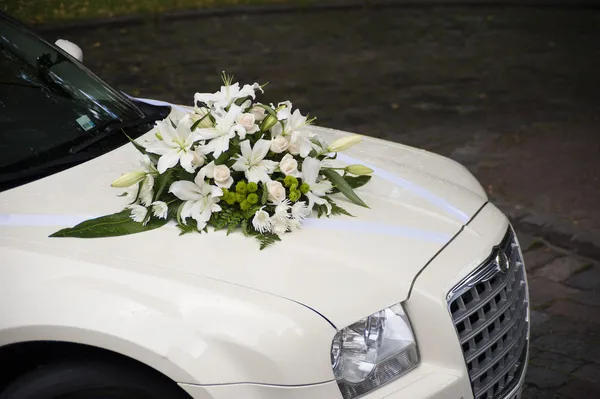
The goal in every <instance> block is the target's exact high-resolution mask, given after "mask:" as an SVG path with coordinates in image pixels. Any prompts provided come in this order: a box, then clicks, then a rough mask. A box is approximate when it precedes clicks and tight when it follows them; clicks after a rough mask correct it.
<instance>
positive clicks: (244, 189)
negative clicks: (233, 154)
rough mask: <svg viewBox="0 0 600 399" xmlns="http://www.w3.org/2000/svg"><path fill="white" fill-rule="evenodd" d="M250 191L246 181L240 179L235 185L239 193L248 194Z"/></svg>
mask: <svg viewBox="0 0 600 399" xmlns="http://www.w3.org/2000/svg"><path fill="white" fill-rule="evenodd" d="M247 191H248V186H247V185H246V182H245V181H243V180H242V181H239V182H238V183H237V184H236V185H235V192H236V193H238V194H246V192H247Z"/></svg>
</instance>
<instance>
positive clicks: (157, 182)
mask: <svg viewBox="0 0 600 399" xmlns="http://www.w3.org/2000/svg"><path fill="white" fill-rule="evenodd" d="M258 91H260V92H263V86H261V85H259V84H257V83H254V84H253V85H244V86H243V87H240V85H239V83H233V78H232V77H228V76H226V75H225V74H223V86H222V87H221V90H220V91H218V92H216V93H196V95H195V96H194V100H195V101H194V102H195V105H194V108H193V110H192V109H190V112H180V111H173V112H171V114H170V115H169V117H168V118H166V119H165V120H162V121H159V122H157V123H156V126H155V128H154V137H155V139H154V140H153V141H152V142H149V143H146V145H144V146H143V145H141V144H139V143H137V142H135V141H133V140H131V141H132V143H133V145H134V146H135V147H136V148H137V150H138V151H139V152H140V153H141V162H140V163H141V168H140V169H139V170H136V171H132V172H128V173H125V174H124V175H122V176H121V177H119V178H118V179H117V180H115V181H114V182H113V183H112V186H113V187H117V188H124V189H125V193H124V194H123V195H124V196H125V197H126V198H127V200H128V202H129V205H128V206H127V207H126V209H125V210H124V211H122V212H119V213H116V214H113V215H107V216H103V217H100V218H96V219H92V220H87V221H84V222H83V223H80V224H79V225H77V226H75V227H73V228H67V229H63V230H60V231H58V232H56V233H54V234H53V235H52V236H53V237H85V238H89V237H108V236H118V235H125V234H132V233H138V232H141V231H146V230H151V229H155V228H157V227H161V226H163V225H164V224H166V223H167V222H168V221H169V220H173V221H175V222H176V223H177V226H178V227H179V229H180V230H181V233H182V234H184V233H190V232H206V231H207V227H208V226H213V227H214V228H215V229H227V234H229V233H231V232H233V231H235V230H236V229H238V228H239V229H241V231H242V232H243V233H244V234H245V235H247V236H252V237H256V238H257V239H258V240H259V241H260V248H261V249H264V248H265V247H266V246H267V245H269V244H272V243H274V242H275V241H279V240H280V239H281V237H282V236H283V235H284V234H285V233H287V232H293V231H295V230H298V229H300V228H301V226H302V220H303V219H305V218H306V217H308V216H310V215H311V213H312V212H313V211H316V213H317V215H318V216H319V217H321V216H323V215H326V216H329V215H331V214H334V215H335V214H345V215H349V216H351V215H350V214H349V213H348V212H346V211H345V210H344V209H342V208H341V207H340V206H338V205H337V204H336V203H335V202H334V201H333V199H332V198H331V197H330V194H332V193H335V192H340V193H342V194H343V195H345V196H346V197H347V198H348V199H349V200H350V201H352V202H354V203H355V204H358V205H361V206H365V207H366V206H367V205H366V204H365V203H364V202H363V201H362V200H361V199H360V198H359V197H358V196H357V195H356V193H355V192H354V190H353V189H354V188H356V187H360V186H362V185H364V184H366V183H367V182H368V181H369V179H370V178H371V176H370V174H371V173H372V172H373V171H372V170H371V169H369V168H367V167H365V166H363V165H349V166H340V165H339V162H336V160H335V158H336V155H337V152H339V151H344V150H346V149H348V148H350V147H351V146H353V145H355V144H357V143H359V142H360V141H361V137H360V136H358V135H351V136H347V137H343V138H340V139H338V140H336V141H334V142H333V143H330V144H328V143H326V142H325V141H324V140H322V139H321V138H320V137H319V136H317V135H315V134H313V133H311V132H309V131H308V129H306V127H307V126H308V125H310V124H311V123H312V122H313V121H314V119H309V118H308V117H307V116H303V115H302V114H301V113H300V111H299V110H298V109H296V110H294V109H293V108H292V104H291V103H290V102H289V101H286V102H281V103H279V104H277V105H273V104H271V105H266V104H261V103H258V102H256V101H255V99H256V93H257V92H258Z"/></svg>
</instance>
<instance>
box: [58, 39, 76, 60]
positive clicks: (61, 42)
mask: <svg viewBox="0 0 600 399" xmlns="http://www.w3.org/2000/svg"><path fill="white" fill-rule="evenodd" d="M54 44H56V45H57V46H58V47H60V48H61V49H63V50H65V51H66V52H67V53H69V55H70V56H71V57H73V58H75V59H76V60H77V61H79V62H83V51H82V50H81V47H79V46H78V45H76V44H75V43H73V42H70V41H68V40H65V39H58V40H57V41H56V42H55V43H54Z"/></svg>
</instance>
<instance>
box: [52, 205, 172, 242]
mask: <svg viewBox="0 0 600 399" xmlns="http://www.w3.org/2000/svg"><path fill="white" fill-rule="evenodd" d="M130 214H131V211H129V210H127V209H126V210H124V211H121V212H119V213H113V214H112V215H106V216H101V217H99V218H95V219H90V220H86V221H85V222H81V223H79V224H78V225H76V226H74V227H70V228H66V229H62V230H59V231H57V232H56V233H53V234H52V235H50V237H78V238H99V237H117V236H124V235H129V234H135V233H141V232H143V231H149V230H154V229H157V228H159V227H162V226H164V225H165V224H166V223H167V222H168V220H167V219H158V218H151V219H150V221H149V222H148V223H147V224H146V225H143V224H142V223H138V222H134V221H133V220H132V219H131V218H130V217H129V216H130Z"/></svg>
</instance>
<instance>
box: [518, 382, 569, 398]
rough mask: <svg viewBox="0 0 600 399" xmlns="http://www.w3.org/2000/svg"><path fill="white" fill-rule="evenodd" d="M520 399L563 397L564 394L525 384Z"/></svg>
mask: <svg viewBox="0 0 600 399" xmlns="http://www.w3.org/2000/svg"><path fill="white" fill-rule="evenodd" d="M521 399H565V396H562V395H558V394H556V393H554V391H553V390H549V389H540V388H536V387H534V386H533V385H532V386H527V385H526V386H525V389H524V390H523V395H522V396H521Z"/></svg>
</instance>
